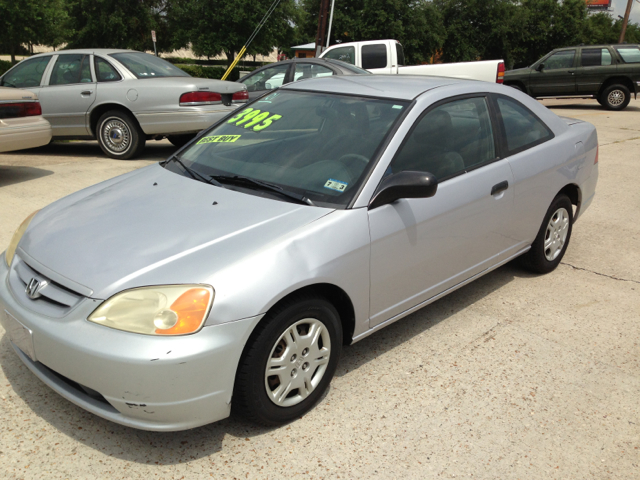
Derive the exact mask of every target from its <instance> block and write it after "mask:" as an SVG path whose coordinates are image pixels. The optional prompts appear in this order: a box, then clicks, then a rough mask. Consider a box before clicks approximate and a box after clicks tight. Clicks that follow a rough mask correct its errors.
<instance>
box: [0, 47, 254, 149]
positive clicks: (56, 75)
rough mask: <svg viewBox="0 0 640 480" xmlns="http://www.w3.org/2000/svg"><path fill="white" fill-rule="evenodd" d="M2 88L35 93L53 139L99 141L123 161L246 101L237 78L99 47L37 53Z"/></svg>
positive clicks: (178, 138)
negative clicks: (197, 73) (196, 73)
mask: <svg viewBox="0 0 640 480" xmlns="http://www.w3.org/2000/svg"><path fill="white" fill-rule="evenodd" d="M0 86H4V87H14V88H23V89H26V90H30V91H32V92H34V93H36V94H37V95H38V97H39V99H40V104H41V105H42V115H43V116H44V118H45V119H46V120H48V121H49V123H50V124H51V127H52V129H53V139H54V140H56V139H76V140H83V139H85V140H86V139H97V140H98V144H99V145H100V147H101V148H102V151H103V152H104V153H105V154H106V155H108V156H109V157H111V158H118V159H131V158H135V157H136V156H138V155H139V154H140V153H141V152H142V150H143V149H144V146H145V142H146V140H147V139H156V140H159V139H162V138H164V137H167V138H168V139H169V141H171V142H172V143H173V144H174V145H176V146H180V147H181V146H183V145H184V144H186V143H187V142H188V141H190V140H191V139H192V138H193V137H194V136H195V134H196V133H198V132H199V131H201V130H203V129H205V128H208V127H210V126H211V125H213V124H214V123H215V122H217V121H218V120H220V119H221V118H222V117H224V116H225V115H227V114H228V113H229V112H231V111H233V110H235V109H236V108H237V107H238V105H239V104H241V103H246V102H247V100H248V99H249V94H248V93H247V89H246V87H245V86H244V85H242V84H240V83H235V82H223V81H221V80H210V79H206V78H193V77H191V76H190V75H189V74H187V73H185V72H184V71H183V70H181V69H179V68H178V67H176V66H174V65H172V64H171V63H169V62H167V61H165V60H163V59H161V58H158V57H154V56H153V55H149V54H147V53H142V52H136V51H133V50H115V49H97V48H96V49H84V50H62V51H59V52H51V53H41V54H38V55H34V56H32V57H30V58H28V59H26V60H23V61H22V62H20V63H18V64H17V65H16V66H14V67H13V68H11V69H10V70H8V71H7V72H6V73H5V74H4V75H3V76H2V77H0Z"/></svg>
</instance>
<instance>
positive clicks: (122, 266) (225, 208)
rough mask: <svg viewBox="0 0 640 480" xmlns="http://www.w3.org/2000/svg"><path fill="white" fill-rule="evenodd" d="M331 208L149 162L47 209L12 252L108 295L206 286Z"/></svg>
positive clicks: (98, 294) (60, 279)
mask: <svg viewBox="0 0 640 480" xmlns="http://www.w3.org/2000/svg"><path fill="white" fill-rule="evenodd" d="M332 211H333V210H332V209H327V208H320V207H312V206H306V205H299V204H294V203H288V202H284V201H279V200H273V199H271V198H264V197H260V196H256V195H251V194H246V193H241V192H237V191H233V190H229V189H225V188H221V187H216V186H213V185H209V184H206V183H203V182H199V181H196V180H193V179H191V178H188V177H183V176H181V175H179V174H176V173H172V172H169V171H168V170H165V169H164V168H162V167H161V166H159V165H157V164H156V165H152V166H150V167H146V168H144V169H141V170H138V171H136V172H133V173H132V174H127V175H124V176H122V177H120V178H117V179H115V180H111V181H108V182H105V184H104V186H102V185H98V186H97V187H90V188H89V189H86V190H83V191H81V192H78V193H76V194H73V195H72V196H70V197H66V198H64V199H62V200H59V201H58V202H56V203H53V204H52V205H50V206H48V207H46V208H45V209H43V210H42V211H41V212H39V213H38V214H37V215H36V217H34V219H33V221H32V222H31V224H30V225H29V228H28V229H27V232H26V233H25V235H24V236H23V238H22V240H21V241H20V246H19V250H20V251H22V252H24V253H26V256H25V258H26V259H27V260H28V259H29V257H30V258H31V260H35V261H36V262H38V263H40V264H41V265H42V266H44V267H46V269H47V270H49V271H51V272H54V273H55V276H51V279H52V280H54V281H58V282H60V283H61V284H63V285H65V282H64V279H68V280H71V282H69V283H67V285H70V284H76V283H77V284H80V285H83V286H85V287H87V288H89V289H90V290H92V291H93V294H92V295H91V296H92V297H93V298H98V299H105V298H108V297H109V296H111V295H113V294H114V293H116V292H117V291H120V290H123V289H126V288H132V287H136V286H140V285H151V284H162V283H206V280H207V279H208V278H210V275H211V274H212V270H216V269H220V268H224V267H226V266H228V265H229V264H230V263H233V262H234V261H236V260H238V259H241V258H242V256H243V255H246V254H247V252H251V251H254V250H257V249H259V248H261V247H262V246H264V245H266V244H268V243H270V242H273V241H274V240H277V239H278V238H281V237H283V236H285V235H287V234H288V233H290V232H292V231H293V230H295V229H298V228H300V227H302V226H304V225H307V224H309V223H311V222H313V221H315V220H317V219H319V218H321V217H323V216H325V215H327V214H328V213H330V212H332ZM196 252H197V253H198V254H197V255H194V254H195V253H196ZM203 254H204V255H205V257H206V258H207V262H206V264H202V262H201V259H202V258H203ZM27 263H28V262H27ZM36 267H37V266H36ZM36 267H34V268H36ZM54 277H55V278H54Z"/></svg>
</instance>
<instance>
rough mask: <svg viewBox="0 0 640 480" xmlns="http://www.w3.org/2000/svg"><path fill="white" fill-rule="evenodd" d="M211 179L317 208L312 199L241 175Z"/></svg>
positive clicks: (218, 176)
mask: <svg viewBox="0 0 640 480" xmlns="http://www.w3.org/2000/svg"><path fill="white" fill-rule="evenodd" d="M209 178H211V179H212V180H215V181H217V182H221V183H229V184H235V185H240V186H244V187H253V188H256V187H257V188H259V189H260V190H266V191H269V192H274V193H278V194H280V195H282V196H284V197H287V198H290V199H292V200H295V201H297V202H300V203H304V204H305V205H312V206H315V204H314V203H313V202H312V201H311V199H309V198H307V197H305V196H304V195H298V194H297V193H294V192H289V191H287V190H285V189H284V188H282V187H280V186H278V185H274V184H272V183H267V182H263V181H261V180H256V179H255V178H251V177H243V176H241V175H210V176H209Z"/></svg>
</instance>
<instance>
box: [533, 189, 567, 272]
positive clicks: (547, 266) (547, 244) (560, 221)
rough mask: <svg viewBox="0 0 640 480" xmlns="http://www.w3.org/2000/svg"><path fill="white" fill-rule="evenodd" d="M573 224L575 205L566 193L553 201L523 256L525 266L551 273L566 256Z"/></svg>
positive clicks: (535, 270) (534, 270)
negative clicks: (529, 248) (529, 247)
mask: <svg viewBox="0 0 640 480" xmlns="http://www.w3.org/2000/svg"><path fill="white" fill-rule="evenodd" d="M572 226H573V205H572V204H571V200H569V197H567V196H566V195H564V194H560V195H558V196H557V197H556V198H554V200H553V202H551V206H550V207H549V210H547V214H546V215H545V217H544V221H543V222H542V226H541V227H540V230H539V231H538V235H537V236H536V239H535V240H534V242H533V243H532V244H531V250H529V251H528V252H527V253H525V254H524V255H523V257H522V261H523V263H524V266H525V267H527V268H528V269H529V270H531V271H533V272H536V273H549V272H551V271H553V270H555V268H556V267H557V266H558V265H559V264H560V261H562V257H564V254H565V252H566V251H567V247H568V246H569V240H570V239H571V229H572Z"/></svg>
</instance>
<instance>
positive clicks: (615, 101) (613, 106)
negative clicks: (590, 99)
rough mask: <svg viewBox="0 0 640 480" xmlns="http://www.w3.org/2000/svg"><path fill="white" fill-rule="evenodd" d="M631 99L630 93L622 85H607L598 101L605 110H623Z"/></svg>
mask: <svg viewBox="0 0 640 480" xmlns="http://www.w3.org/2000/svg"><path fill="white" fill-rule="evenodd" d="M630 101H631V93H630V92H629V89H628V88H627V87H625V86H624V85H609V86H608V87H607V88H605V89H604V90H603V91H602V94H601V95H600V103H601V105H602V106H604V108H606V109H607V110H623V109H625V108H626V107H627V105H629V102H630Z"/></svg>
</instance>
